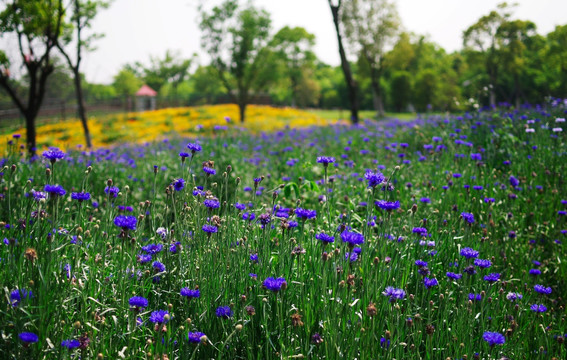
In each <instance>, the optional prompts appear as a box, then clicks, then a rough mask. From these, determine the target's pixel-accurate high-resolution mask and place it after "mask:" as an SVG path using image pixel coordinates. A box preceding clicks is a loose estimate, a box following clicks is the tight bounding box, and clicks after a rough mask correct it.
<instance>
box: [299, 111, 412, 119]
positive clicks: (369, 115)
mask: <svg viewBox="0 0 567 360" xmlns="http://www.w3.org/2000/svg"><path fill="white" fill-rule="evenodd" d="M307 111H309V112H310V113H313V114H315V115H317V116H319V117H320V118H323V119H325V120H349V119H350V111H349V110H348V109H346V110H320V109H317V110H307ZM416 116H417V115H416V114H414V113H386V118H389V119H399V120H413V119H415V118H416ZM359 117H360V118H361V119H375V118H376V112H375V111H370V110H362V111H360V113H359Z"/></svg>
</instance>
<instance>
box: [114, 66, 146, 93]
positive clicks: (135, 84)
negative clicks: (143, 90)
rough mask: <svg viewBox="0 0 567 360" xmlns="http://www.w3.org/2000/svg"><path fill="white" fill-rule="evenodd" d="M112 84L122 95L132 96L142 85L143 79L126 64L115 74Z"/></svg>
mask: <svg viewBox="0 0 567 360" xmlns="http://www.w3.org/2000/svg"><path fill="white" fill-rule="evenodd" d="M113 80H114V81H113V83H112V85H113V86H114V89H116V93H117V94H118V95H120V96H125V97H131V96H134V94H136V91H138V89H139V88H140V86H142V80H140V78H139V77H138V76H137V75H136V73H135V72H133V71H132V70H131V69H130V68H129V67H128V66H124V67H123V68H122V70H120V71H119V72H118V74H116V75H114V79H113Z"/></svg>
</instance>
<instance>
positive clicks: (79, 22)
mask: <svg viewBox="0 0 567 360" xmlns="http://www.w3.org/2000/svg"><path fill="white" fill-rule="evenodd" d="M71 5H72V7H73V10H72V15H71V19H70V23H71V24H72V25H73V28H70V31H68V32H67V33H66V34H64V36H63V37H62V38H61V40H62V41H59V42H58V43H57V48H58V49H59V52H60V53H61V54H62V55H63V57H64V58H65V60H66V61H67V64H68V65H69V68H70V69H71V71H72V72H73V80H74V84H75V97H76V99H77V111H78V113H79V119H80V120H81V124H82V125H83V132H84V134H85V143H86V145H87V147H88V148H89V149H90V148H92V141H91V134H90V132H89V124H88V122H87V110H86V107H85V101H84V97H83V87H82V79H81V73H80V71H79V68H80V66H81V60H82V55H83V51H91V50H93V45H92V43H93V42H94V41H95V40H96V39H98V38H100V37H101V36H102V35H101V34H90V35H88V36H85V34H84V31H85V30H86V29H88V28H90V27H91V25H92V21H93V19H94V18H95V16H96V15H97V13H98V11H99V10H100V9H106V8H107V7H108V6H109V2H108V1H101V0H72V4H71ZM73 38H74V45H75V48H74V49H72V48H71V46H70V44H71V43H72V40H73ZM72 51H73V52H74V53H75V54H74V55H75V59H74V60H75V61H73V59H71V52H72Z"/></svg>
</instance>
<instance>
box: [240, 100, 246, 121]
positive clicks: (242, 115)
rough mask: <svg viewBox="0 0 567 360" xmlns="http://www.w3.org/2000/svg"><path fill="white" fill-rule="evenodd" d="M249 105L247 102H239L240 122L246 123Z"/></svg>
mask: <svg viewBox="0 0 567 360" xmlns="http://www.w3.org/2000/svg"><path fill="white" fill-rule="evenodd" d="M247 105H248V104H246V101H239V102H238V111H239V113H240V122H241V123H244V119H245V116H246V106H247Z"/></svg>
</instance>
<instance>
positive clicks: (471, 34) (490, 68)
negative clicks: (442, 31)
mask: <svg viewBox="0 0 567 360" xmlns="http://www.w3.org/2000/svg"><path fill="white" fill-rule="evenodd" d="M509 9H510V7H509V6H508V4H506V3H501V4H499V5H498V10H493V11H491V12H490V14H488V15H485V16H483V17H481V18H480V19H479V20H478V21H477V22H476V23H474V24H473V25H471V26H470V27H469V28H468V29H466V30H465V31H464V33H463V45H464V46H465V48H466V49H468V50H472V51H477V52H480V53H481V55H482V56H483V58H484V68H485V72H486V74H487V75H488V79H489V84H488V89H489V97H490V106H492V107H494V106H496V91H495V87H496V84H497V82H498V75H499V73H498V70H499V46H498V37H497V32H498V28H500V26H501V25H502V24H503V23H504V22H506V21H508V19H509V18H510V15H511V14H510V13H509V12H508V10H509Z"/></svg>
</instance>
